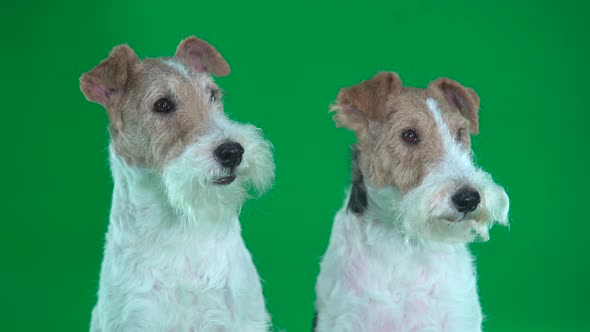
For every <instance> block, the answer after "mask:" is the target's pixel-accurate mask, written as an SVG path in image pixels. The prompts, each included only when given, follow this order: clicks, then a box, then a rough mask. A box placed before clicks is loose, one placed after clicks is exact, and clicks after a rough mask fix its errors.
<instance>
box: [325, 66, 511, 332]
mask: <svg viewBox="0 0 590 332" xmlns="http://www.w3.org/2000/svg"><path fill="white" fill-rule="evenodd" d="M478 110H479V97H478V96H477V94H476V93H475V91H474V90H473V89H471V88H466V87H464V86H462V85H461V84H459V83H458V82H456V81H453V80H450V79H447V78H439V79H437V80H435V81H433V82H432V83H430V84H429V85H428V87H427V88H426V89H417V88H411V87H403V86H402V82H401V80H400V78H399V76H398V75H397V74H396V73H391V72H381V73H379V74H377V75H376V76H375V77H373V78H372V79H370V80H368V81H364V82H361V83H359V84H357V85H354V86H352V87H348V88H344V89H342V90H341V91H340V93H339V94H338V97H337V100H336V104H335V105H334V106H333V111H335V112H336V115H335V116H334V118H335V121H336V123H337V124H338V125H341V126H344V127H346V128H348V129H350V130H352V131H353V132H354V133H355V134H356V137H357V141H358V144H357V145H356V147H355V151H354V157H353V170H352V188H351V190H350V194H349V195H348V197H347V199H346V201H345V202H344V206H343V207H342V209H341V210H340V211H339V212H338V213H337V215H336V218H335V221H334V226H333V229H332V235H331V238H330V243H329V246H328V249H327V251H326V253H325V256H324V257H323V259H322V263H321V272H320V274H319V277H318V279H317V284H316V297H317V302H316V311H317V317H316V327H315V331H317V332H328V331H334V332H347V331H349V332H361V331H365V332H377V331H379V332H384V331H408V332H409V331H453V332H475V331H481V325H482V313H481V308H480V304H479V299H478V294H477V284H476V277H475V269H474V266H473V258H472V256H471V254H470V253H469V251H468V249H467V247H466V244H467V243H468V242H470V241H473V240H474V239H476V238H480V239H483V240H487V239H488V230H489V228H490V227H491V226H492V224H493V223H495V222H499V223H501V224H507V219H508V206H509V201H508V196H507V195H506V193H505V191H504V190H503V189H502V188H501V187H500V186H498V185H497V184H495V183H494V181H493V180H492V178H491V176H490V175H489V174H487V173H485V172H484V171H482V170H481V169H479V168H477V167H476V166H475V165H474V164H473V161H472V159H473V158H472V152H471V143H470V137H469V135H470V134H478V132H479V121H478Z"/></svg>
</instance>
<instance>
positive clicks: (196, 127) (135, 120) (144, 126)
mask: <svg viewBox="0 0 590 332" xmlns="http://www.w3.org/2000/svg"><path fill="white" fill-rule="evenodd" d="M200 43H204V42H203V41H200ZM182 45H183V43H181V45H180V46H179V47H181V46H182ZM213 50H214V49H213ZM122 51H125V52H124V53H123V52H122ZM131 54H133V56H135V53H133V51H132V50H131V49H130V48H129V47H128V46H126V45H125V46H118V47H115V49H114V50H113V52H111V55H110V57H109V58H107V59H106V60H104V61H103V62H101V64H99V65H98V66H97V67H95V68H94V69H93V70H91V71H90V72H88V73H86V74H84V75H83V76H82V78H81V88H82V91H83V92H84V94H85V95H86V96H87V98H88V99H89V100H92V101H97V102H99V103H100V104H102V105H103V106H104V107H105V108H106V109H107V113H108V114H109V118H110V120H111V127H110V128H109V131H110V134H111V141H112V144H113V146H114V148H115V151H116V152H117V153H118V154H119V155H120V156H122V157H123V158H124V159H125V161H126V162H127V163H128V164H134V165H137V166H141V167H147V168H153V169H156V170H160V169H162V167H163V166H164V165H165V164H166V163H167V162H168V161H169V160H171V159H172V158H174V157H176V156H178V155H179V154H180V153H181V152H182V151H183V149H184V148H185V147H186V146H187V145H188V144H190V143H191V142H193V141H194V140H196V139H198V137H199V136H202V135H205V134H206V133H207V132H208V130H210V129H211V127H212V125H213V124H212V123H213V116H214V113H215V112H222V111H223V105H222V103H221V102H220V101H219V99H217V100H211V98H210V97H211V95H212V93H217V92H216V90H218V88H217V86H216V85H215V83H214V82H213V80H212V78H211V77H210V75H209V74H208V73H206V72H202V71H199V70H196V69H195V68H192V67H190V66H188V64H187V61H186V59H184V58H176V57H175V58H167V59H145V60H143V61H139V59H137V57H136V56H135V59H137V60H135V61H132V60H133V57H131ZM208 55H209V54H206V55H204V56H208ZM192 57H194V58H196V57H197V56H196V55H192ZM218 57H219V58H221V55H219V54H218ZM221 59H223V58H221ZM224 61H225V60H224ZM123 64H124V65H123ZM228 68H229V67H228ZM181 69H184V70H181ZM96 77H99V78H101V80H98V79H96ZM99 85H100V86H99ZM105 87H106V88H105ZM161 98H166V99H168V100H170V101H171V102H172V103H173V104H174V106H175V109H174V111H173V112H170V113H158V112H155V111H154V104H155V103H156V102H157V101H158V100H159V99H161Z"/></svg>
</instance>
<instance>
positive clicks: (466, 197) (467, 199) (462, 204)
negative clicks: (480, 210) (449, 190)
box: [452, 188, 481, 213]
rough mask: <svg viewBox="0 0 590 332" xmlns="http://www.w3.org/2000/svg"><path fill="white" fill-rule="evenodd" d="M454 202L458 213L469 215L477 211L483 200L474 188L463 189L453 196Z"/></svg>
mask: <svg viewBox="0 0 590 332" xmlns="http://www.w3.org/2000/svg"><path fill="white" fill-rule="evenodd" d="M452 201H453V204H454V205H455V208H456V209H457V211H459V212H464V213H467V212H471V211H474V210H475V209H477V205H478V204H479V202H481V198H480V197H479V193H478V192H477V190H475V189H473V188H461V189H459V191H457V192H456V193H455V195H453V198H452Z"/></svg>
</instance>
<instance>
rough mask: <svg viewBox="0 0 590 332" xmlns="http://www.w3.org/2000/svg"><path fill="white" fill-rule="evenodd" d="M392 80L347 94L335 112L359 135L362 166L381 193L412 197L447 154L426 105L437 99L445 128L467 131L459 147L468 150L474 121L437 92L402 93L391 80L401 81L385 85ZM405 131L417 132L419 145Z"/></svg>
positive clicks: (407, 89) (364, 84)
mask: <svg viewBox="0 0 590 332" xmlns="http://www.w3.org/2000/svg"><path fill="white" fill-rule="evenodd" d="M386 74H387V73H380V74H378V75H377V76H375V77H374V78H373V79H371V80H369V81H364V82H361V83H359V84H357V85H355V86H352V87H350V88H346V89H342V90H341V92H340V94H339V95H338V98H337V101H336V105H335V106H333V108H332V109H333V110H335V111H336V112H337V114H336V116H335V121H336V122H337V124H338V125H343V126H345V127H347V128H349V129H351V130H353V131H354V132H355V133H356V135H357V140H358V144H357V147H358V150H359V152H360V156H359V158H360V160H359V161H360V165H361V168H362V172H363V174H364V175H365V177H366V178H367V179H368V181H369V183H370V184H372V185H374V186H377V187H381V186H386V185H392V186H395V187H398V188H399V189H400V190H401V191H402V192H406V191H408V190H410V189H412V188H414V187H416V186H418V185H419V184H420V183H421V182H422V180H423V178H424V176H425V175H426V174H427V173H428V171H429V169H431V168H432V167H433V166H434V165H436V163H437V162H439V161H441V160H442V158H443V157H444V153H445V148H444V146H443V142H442V139H441V136H440V132H439V130H438V129H437V124H436V122H435V120H434V118H433V115H432V113H431V112H430V111H429V109H428V107H427V105H426V100H427V99H428V98H433V99H434V100H436V101H437V102H438V103H439V104H440V105H441V107H440V109H441V112H442V118H443V120H444V122H445V123H446V125H447V126H448V127H449V130H450V131H451V132H452V133H457V132H458V131H461V134H460V135H458V136H459V137H458V138H457V142H458V144H461V146H463V147H464V148H465V149H469V148H470V140H469V135H468V134H469V132H468V130H467V128H469V126H470V121H469V120H468V119H466V118H465V117H464V116H462V113H461V112H460V109H456V108H453V107H451V105H449V104H448V103H447V102H446V101H445V99H443V98H444V96H443V95H442V94H440V93H438V92H433V91H432V90H431V89H417V88H412V87H403V88H402V87H401V80H399V76H397V74H394V73H390V74H393V75H390V76H389V77H393V78H395V80H394V82H396V83H395V84H393V85H392V84H391V80H384V79H383V77H384V76H385V75H386ZM398 82H399V83H398ZM398 84H399V87H398ZM392 86H393V88H392ZM405 130H414V131H415V132H416V133H417V134H418V136H419V143H417V144H410V143H408V142H406V141H404V140H403V139H402V133H403V132H404V131H405Z"/></svg>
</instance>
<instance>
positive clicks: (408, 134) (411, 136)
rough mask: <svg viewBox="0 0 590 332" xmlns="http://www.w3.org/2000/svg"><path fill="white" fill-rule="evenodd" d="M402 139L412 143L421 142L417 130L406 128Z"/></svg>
mask: <svg viewBox="0 0 590 332" xmlns="http://www.w3.org/2000/svg"><path fill="white" fill-rule="evenodd" d="M402 139H403V140H404V141H406V142H407V143H410V144H418V143H419V142H420V138H419V137H418V134H417V133H416V131H415V130H412V129H406V130H404V131H403V132H402Z"/></svg>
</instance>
